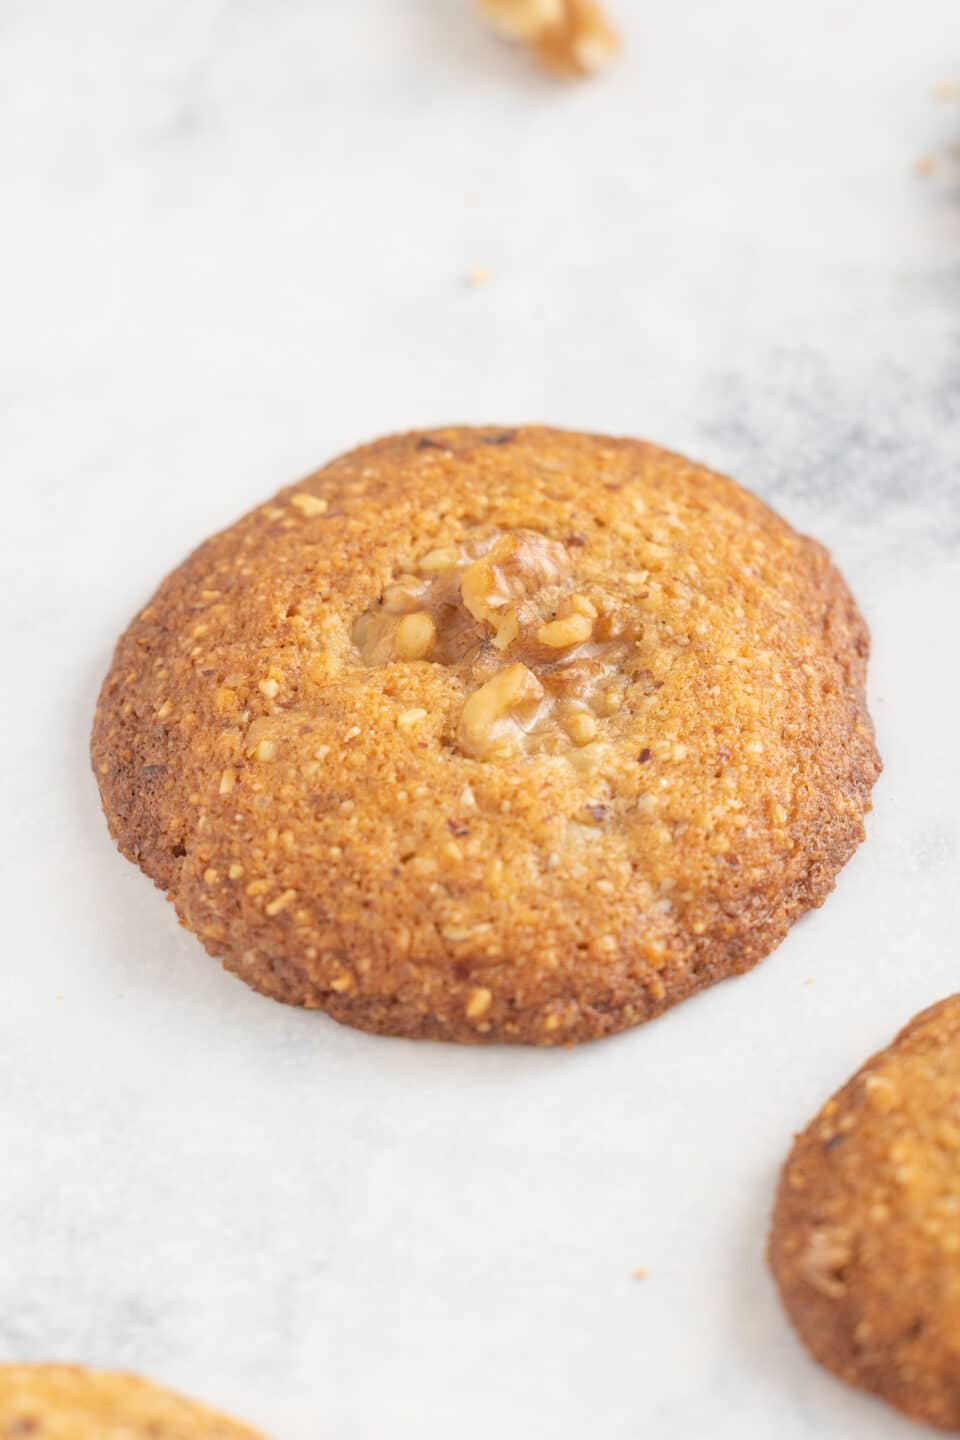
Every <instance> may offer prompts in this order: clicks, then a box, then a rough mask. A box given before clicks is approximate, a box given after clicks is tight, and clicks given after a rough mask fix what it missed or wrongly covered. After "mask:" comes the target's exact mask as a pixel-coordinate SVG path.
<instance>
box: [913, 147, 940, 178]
mask: <svg viewBox="0 0 960 1440" xmlns="http://www.w3.org/2000/svg"><path fill="white" fill-rule="evenodd" d="M913 168H914V170H915V171H916V173H917V174H918V175H932V174H933V172H934V170H936V168H937V157H936V155H931V154H930V152H929V151H928V152H927V153H926V154H925V155H920V156H919V157H918V158H917V160H916V162H915V164H914V167H913Z"/></svg>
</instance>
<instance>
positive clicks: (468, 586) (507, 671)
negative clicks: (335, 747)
mask: <svg viewBox="0 0 960 1440" xmlns="http://www.w3.org/2000/svg"><path fill="white" fill-rule="evenodd" d="M588 589H590V587H586V588H585V589H583V590H578V589H577V588H576V584H575V575H574V562H573V558H572V557H571V554H570V552H569V550H568V549H567V548H566V547H565V546H564V545H562V544H561V543H560V542H559V541H556V540H551V539H549V538H548V537H547V536H545V535H541V534H539V533H538V532H537V531H533V530H514V531H509V532H506V533H499V534H494V535H492V536H488V537H485V538H484V540H483V541H481V542H480V543H479V544H478V545H475V546H470V545H462V546H443V547H438V548H436V549H433V550H430V551H428V552H427V554H426V555H424V556H423V557H422V558H421V559H420V560H419V561H418V562H417V565H416V566H415V573H413V572H411V573H406V572H404V573H402V574H401V575H399V576H398V577H397V579H396V581H395V582H394V583H393V584H391V585H389V586H387V588H386V589H385V590H384V593H383V596H382V598H381V601H380V603H379V605H378V606H377V607H376V608H375V609H372V610H368V611H367V612H366V613H365V614H363V615H361V616H360V617H359V618H358V619H357V621H356V622H355V623H354V626H353V632H352V638H353V642H354V644H355V645H356V646H357V649H358V650H359V651H360V656H361V659H362V660H363V662H364V663H365V664H366V665H386V664H391V663H396V662H398V661H399V662H403V661H409V662H417V661H423V662H427V663H433V664H440V665H449V666H453V667H456V668H457V669H458V670H459V671H461V673H462V674H463V678H464V681H465V684H466V686H467V689H468V694H467V698H466V700H465V702H464V705H463V710H462V712H461V715H460V718H459V722H458V724H457V727H456V744H457V747H458V749H460V750H461V751H462V752H463V753H464V754H466V755H470V756H473V757H475V758H480V759H487V760H492V759H508V758H510V757H512V756H514V755H516V754H518V753H520V752H524V753H529V754H537V753H542V752H543V751H548V752H555V751H558V750H563V751H569V750H570V748H571V747H576V746H586V745H589V744H590V743H591V742H593V741H594V740H595V739H596V737H597V733H598V728H599V721H600V719H602V718H603V717H605V716H609V715H612V714H615V713H616V712H617V711H618V710H619V708H620V705H621V703H622V699H623V692H624V688H625V686H626V684H627V683H628V680H629V676H628V674H627V673H626V672H625V671H624V669H623V668H622V667H623V663H624V662H625V661H626V660H627V658H628V654H629V651H630V649H631V648H632V647H633V646H634V645H635V643H636V641H637V640H638V639H639V635H640V633H641V632H640V630H639V629H638V627H637V625H636V624H635V623H633V624H629V625H628V624H627V623H626V617H625V615H624V612H623V609H622V607H618V606H617V605H616V604H615V602H614V601H613V599H612V597H611V596H609V595H606V594H603V593H600V592H598V591H595V587H594V590H593V591H592V592H591V593H587V590H588Z"/></svg>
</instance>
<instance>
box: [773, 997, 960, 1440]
mask: <svg viewBox="0 0 960 1440" xmlns="http://www.w3.org/2000/svg"><path fill="white" fill-rule="evenodd" d="M768 1258H769V1261H770V1267H771V1269H772V1271H773V1274H774V1278H775V1279H776V1282H777V1286H778V1288H779V1291H780V1296H781V1299H782V1301H783V1304H784V1307H785V1309H786V1311H787V1314H788V1316H789V1317H790V1320H791V1322H792V1324H793V1326H794V1329H795V1330H796V1332H797V1334H798V1335H799V1337H800V1339H801V1340H802V1341H803V1342H804V1344H805V1345H806V1346H807V1348H808V1349H809V1350H810V1351H811V1353H812V1354H813V1356H814V1357H815V1359H817V1360H818V1361H819V1362H820V1363H821V1364H822V1365H824V1366H826V1368H827V1369H828V1370H831V1371H832V1372H833V1373H834V1374H835V1375H838V1376H839V1377H840V1378H841V1379H842V1380H846V1381H847V1383H848V1384H850V1385H854V1386H856V1387H858V1388H860V1389H863V1390H867V1391H870V1392H872V1393H873V1394H874V1395H877V1396H879V1397H880V1398H881V1399H883V1400H886V1401H887V1402H888V1403H889V1404H890V1405H893V1406H895V1407H896V1408H897V1409H898V1410H901V1411H903V1412H904V1413H905V1414H907V1415H910V1416H912V1417H913V1418H915V1419H917V1420H922V1421H925V1422H926V1423H927V1424H928V1425H934V1426H937V1427H939V1428H940V1429H942V1430H951V1431H960V995H953V996H950V997H949V998H948V999H946V1000H942V1001H940V1003H939V1004H936V1005H934V1006H932V1007H931V1008H930V1009H928V1010H924V1011H922V1012H921V1013H920V1014H919V1015H917V1016H915V1017H914V1019H913V1020H911V1021H910V1023H909V1024H908V1025H907V1026H906V1027H905V1028H904V1029H903V1030H901V1032H900V1033H899V1035H897V1037H896V1038H895V1039H894V1040H893V1042H892V1043H891V1044H890V1045H888V1046H887V1047H886V1049H884V1050H881V1051H879V1052H878V1053H877V1054H876V1055H874V1056H873V1057H872V1058H871V1059H870V1060H868V1061H867V1062H866V1064H865V1065H863V1066H862V1067H861V1068H860V1069H859V1070H858V1071H857V1073H856V1074H855V1075H854V1076H853V1077H852V1079H850V1080H849V1081H848V1082H847V1084H846V1085H844V1086H843V1087H842V1088H841V1089H840V1090H839V1091H837V1093H836V1094H835V1095H834V1096H833V1097H832V1098H831V1099H830V1100H828V1101H827V1103H826V1104H825V1105H824V1106H823V1108H822V1109H821V1111H820V1112H819V1114H818V1115H817V1116H816V1117H815V1118H814V1119H813V1120H812V1121H811V1123H810V1124H809V1125H808V1126H807V1128H806V1129H805V1130H804V1131H803V1132H802V1134H800V1135H798V1136H797V1138H796V1140H795V1142H794V1146H793V1149H792V1151H791V1152H790V1155H789V1158H788V1159H787V1162H786V1164H785V1166H784V1168H783V1173H782V1175H781V1178H780V1185H779V1190H778V1192H777V1199H776V1203H775V1206H774V1213H773V1221H772V1225H771V1230H770V1238H769V1248H768Z"/></svg>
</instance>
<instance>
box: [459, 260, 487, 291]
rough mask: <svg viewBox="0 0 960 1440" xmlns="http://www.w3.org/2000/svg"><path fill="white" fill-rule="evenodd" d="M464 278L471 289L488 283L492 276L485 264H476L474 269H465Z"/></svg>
mask: <svg viewBox="0 0 960 1440" xmlns="http://www.w3.org/2000/svg"><path fill="white" fill-rule="evenodd" d="M465 279H466V282H467V284H468V285H469V287H470V289H471V290H479V289H480V287H481V286H482V285H489V284H490V281H491V280H492V279H493V276H492V274H491V273H490V271H489V270H487V269H486V268H485V266H483V265H478V266H477V268H476V269H475V270H468V271H467V274H466V276H465Z"/></svg>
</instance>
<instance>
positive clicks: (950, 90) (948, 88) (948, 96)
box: [933, 80, 960, 100]
mask: <svg viewBox="0 0 960 1440" xmlns="http://www.w3.org/2000/svg"><path fill="white" fill-rule="evenodd" d="M933 93H934V94H935V95H936V97H937V99H938V100H960V82H958V81H956V80H941V82H940V84H939V85H938V86H937V87H936V88H935V90H934V92H933Z"/></svg>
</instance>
